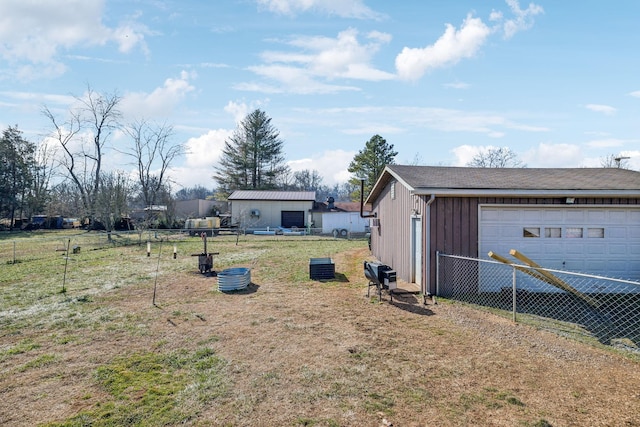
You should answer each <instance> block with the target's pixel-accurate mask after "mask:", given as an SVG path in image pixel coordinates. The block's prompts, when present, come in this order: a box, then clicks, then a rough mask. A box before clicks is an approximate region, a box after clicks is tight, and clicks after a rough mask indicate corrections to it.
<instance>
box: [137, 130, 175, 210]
mask: <svg viewBox="0 0 640 427" xmlns="http://www.w3.org/2000/svg"><path fill="white" fill-rule="evenodd" d="M125 131H126V133H127V134H128V135H129V136H130V137H131V139H132V140H133V148H132V149H131V150H130V151H128V152H127V153H126V154H128V155H129V156H131V157H133V158H134V161H135V164H136V169H137V170H136V172H137V181H138V182H137V184H138V185H139V189H140V195H141V199H142V202H143V203H144V207H145V208H148V209H147V212H148V213H149V214H150V213H151V209H150V208H151V207H152V206H153V205H155V204H156V203H157V201H158V198H159V196H160V193H161V190H163V189H164V188H165V185H166V184H167V170H168V169H169V167H170V166H171V163H172V162H173V161H174V160H175V159H176V158H177V157H179V156H181V155H182V154H184V145H182V144H175V143H172V141H171V138H172V137H173V127H172V126H168V125H166V124H161V125H160V124H150V123H148V122H147V121H145V120H140V121H137V122H135V123H132V124H130V125H129V126H127V127H126V128H125ZM147 219H149V218H147Z"/></svg>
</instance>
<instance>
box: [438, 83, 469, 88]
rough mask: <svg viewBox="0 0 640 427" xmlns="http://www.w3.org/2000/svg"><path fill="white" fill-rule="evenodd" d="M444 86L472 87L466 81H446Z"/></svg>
mask: <svg viewBox="0 0 640 427" xmlns="http://www.w3.org/2000/svg"><path fill="white" fill-rule="evenodd" d="M443 86H444V87H446V88H450V89H469V88H470V87H471V85H470V84H469V83H464V82H453V83H445V84H444V85H443Z"/></svg>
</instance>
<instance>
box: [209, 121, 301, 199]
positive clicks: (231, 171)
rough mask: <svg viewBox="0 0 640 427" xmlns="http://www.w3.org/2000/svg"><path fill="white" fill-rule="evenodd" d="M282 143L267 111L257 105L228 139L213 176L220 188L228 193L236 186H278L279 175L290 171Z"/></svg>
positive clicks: (236, 187) (249, 188) (272, 187)
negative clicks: (285, 160) (257, 107)
mask: <svg viewBox="0 0 640 427" xmlns="http://www.w3.org/2000/svg"><path fill="white" fill-rule="evenodd" d="M283 144H284V143H283V141H282V140H281V139H280V134H279V133H278V131H277V129H276V128H275V127H274V126H273V125H272V124H271V118H270V117H268V116H267V115H266V114H265V112H264V111H261V110H259V109H258V110H255V111H253V112H252V113H250V114H249V115H247V117H245V119H244V120H243V121H242V122H241V123H240V124H239V125H238V127H237V128H236V130H235V131H234V133H233V135H232V136H231V137H230V138H229V139H228V140H227V141H225V146H224V148H223V150H222V157H221V159H220V165H219V166H218V167H216V172H215V174H214V176H213V178H214V179H215V180H216V181H217V182H218V184H219V191H220V192H222V193H224V194H227V195H229V194H231V192H233V191H234V190H254V189H255V190H268V189H276V188H278V182H279V179H280V178H281V177H282V176H283V175H285V174H287V173H288V171H289V167H288V166H287V165H286V164H285V162H284V156H283V155H282V146H283Z"/></svg>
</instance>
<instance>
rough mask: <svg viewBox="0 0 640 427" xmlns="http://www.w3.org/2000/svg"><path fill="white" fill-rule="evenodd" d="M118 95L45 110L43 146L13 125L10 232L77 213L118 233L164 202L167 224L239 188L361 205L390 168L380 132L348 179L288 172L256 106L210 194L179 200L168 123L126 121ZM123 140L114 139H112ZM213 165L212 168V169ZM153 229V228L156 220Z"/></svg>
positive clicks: (2, 195) (0, 158) (0, 165)
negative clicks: (195, 201) (115, 159)
mask: <svg viewBox="0 0 640 427" xmlns="http://www.w3.org/2000/svg"><path fill="white" fill-rule="evenodd" d="M121 100H122V99H121V98H120V96H118V95H117V94H116V93H113V94H101V93H98V92H95V91H94V90H92V89H91V87H87V91H86V92H85V93H84V94H83V95H82V96H79V97H76V103H75V104H74V105H73V106H72V107H71V108H70V109H69V110H68V111H65V112H59V111H54V110H52V109H50V108H48V107H47V106H44V107H43V110H42V113H43V115H44V116H45V118H46V119H47V120H48V122H49V124H50V132H49V135H48V137H47V138H46V139H45V140H44V141H43V142H41V143H40V144H35V143H33V142H30V141H27V140H26V139H25V138H24V137H23V133H22V132H21V131H20V130H19V129H18V126H17V125H16V126H10V127H8V128H7V129H6V130H4V131H3V132H2V137H1V138H0V218H3V220H2V224H1V226H2V227H3V228H9V229H13V228H14V227H17V226H19V225H20V222H21V220H23V219H26V220H28V219H29V218H31V217H32V216H34V215H41V214H43V215H48V216H58V215H60V216H63V217H76V218H78V219H80V220H82V221H83V222H85V223H86V224H88V225H89V226H91V227H94V228H105V229H107V230H112V229H114V228H115V227H116V226H117V224H118V222H119V221H121V220H122V219H123V218H126V217H127V216H128V215H129V213H130V212H131V211H132V210H133V209H138V210H141V211H143V212H145V213H144V214H143V215H142V224H143V225H149V223H150V222H151V221H152V220H153V219H154V215H153V207H154V206H158V205H162V206H165V207H167V209H166V210H165V211H164V217H165V218H164V221H165V223H166V225H168V226H170V227H171V226H174V225H175V217H173V216H172V213H173V209H171V207H172V206H173V205H175V202H176V201H177V200H186V199H192V198H215V199H217V200H226V198H227V197H228V196H229V195H230V194H231V193H232V192H233V191H235V190H247V189H255V190H298V191H315V192H316V200H318V201H324V200H326V199H327V198H328V197H333V198H334V199H335V200H336V201H347V200H357V198H358V197H359V192H360V187H359V185H360V179H365V180H366V181H367V185H368V186H371V185H372V184H373V183H374V182H375V178H376V176H377V175H378V174H379V173H380V172H382V169H383V168H384V165H385V164H387V163H393V158H394V156H395V155H396V154H397V153H396V152H395V151H393V145H389V144H387V142H386V141H385V140H384V138H382V137H381V136H379V135H376V136H374V137H373V138H372V139H371V140H370V141H369V142H367V145H366V147H365V149H364V150H362V151H361V152H360V153H358V154H357V155H356V156H355V158H354V159H353V160H352V162H351V163H350V165H349V171H350V172H351V173H353V174H354V175H353V177H352V179H351V180H350V181H349V182H346V183H340V184H335V185H333V186H329V185H325V184H324V183H323V177H322V175H321V174H320V172H318V171H317V170H310V169H306V170H300V171H291V169H290V168H289V166H288V165H287V164H286V161H285V156H284V152H283V145H284V142H283V140H282V139H281V138H280V134H279V132H278V130H277V129H276V128H275V126H274V125H273V124H272V123H271V118H270V117H269V116H268V115H267V114H266V113H265V112H264V111H262V110H260V109H257V110H255V111H253V112H251V113H249V114H248V115H247V116H246V117H245V119H244V120H243V121H242V122H241V123H239V125H238V126H237V128H236V129H235V131H234V132H233V134H232V135H231V137H229V138H228V139H227V140H226V141H225V146H224V148H223V151H222V155H221V159H220V162H219V164H218V165H217V166H215V167H214V168H213V170H214V174H213V176H212V179H213V181H214V182H215V183H216V184H217V186H215V187H214V188H212V189H211V190H209V189H206V188H205V187H202V186H196V187H193V188H183V189H181V190H179V191H177V192H175V194H173V192H172V184H174V183H173V182H172V181H171V180H170V179H169V178H168V177H167V172H168V170H169V168H170V167H171V165H172V164H173V163H174V161H175V160H176V159H177V158H178V157H180V156H181V155H183V154H184V152H185V147H184V145H183V144H182V143H179V142H176V141H175V140H174V139H175V135H174V132H173V127H172V126H171V125H168V124H166V123H155V122H150V121H147V120H145V119H138V120H137V121H133V122H128V123H125V122H124V120H123V117H122V114H121V112H120V109H119V107H120V104H121ZM116 133H117V134H118V136H119V137H120V138H121V139H124V140H125V142H124V143H123V142H119V143H118V144H117V146H116V144H114V143H113V141H112V139H113V138H114V135H115V134H116ZM114 155H118V156H121V157H122V158H125V159H127V160H126V162H125V163H129V164H130V166H132V167H131V168H129V169H125V168H122V169H120V168H116V169H107V168H106V164H108V161H107V160H109V159H110V158H111V156H114ZM212 166H213V165H212ZM156 225H157V224H156Z"/></svg>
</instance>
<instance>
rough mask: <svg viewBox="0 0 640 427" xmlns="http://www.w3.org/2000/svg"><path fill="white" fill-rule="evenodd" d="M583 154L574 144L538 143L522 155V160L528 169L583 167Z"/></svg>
mask: <svg viewBox="0 0 640 427" xmlns="http://www.w3.org/2000/svg"><path fill="white" fill-rule="evenodd" d="M583 157H584V155H583V153H582V150H581V149H580V146H578V145H575V144H549V143H544V142H542V143H540V144H539V145H538V146H537V147H534V148H532V149H530V150H528V151H527V152H526V153H524V154H523V156H522V160H523V162H524V163H526V164H527V165H528V166H529V167H539V168H561V167H578V166H580V165H583V164H584V162H583Z"/></svg>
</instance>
